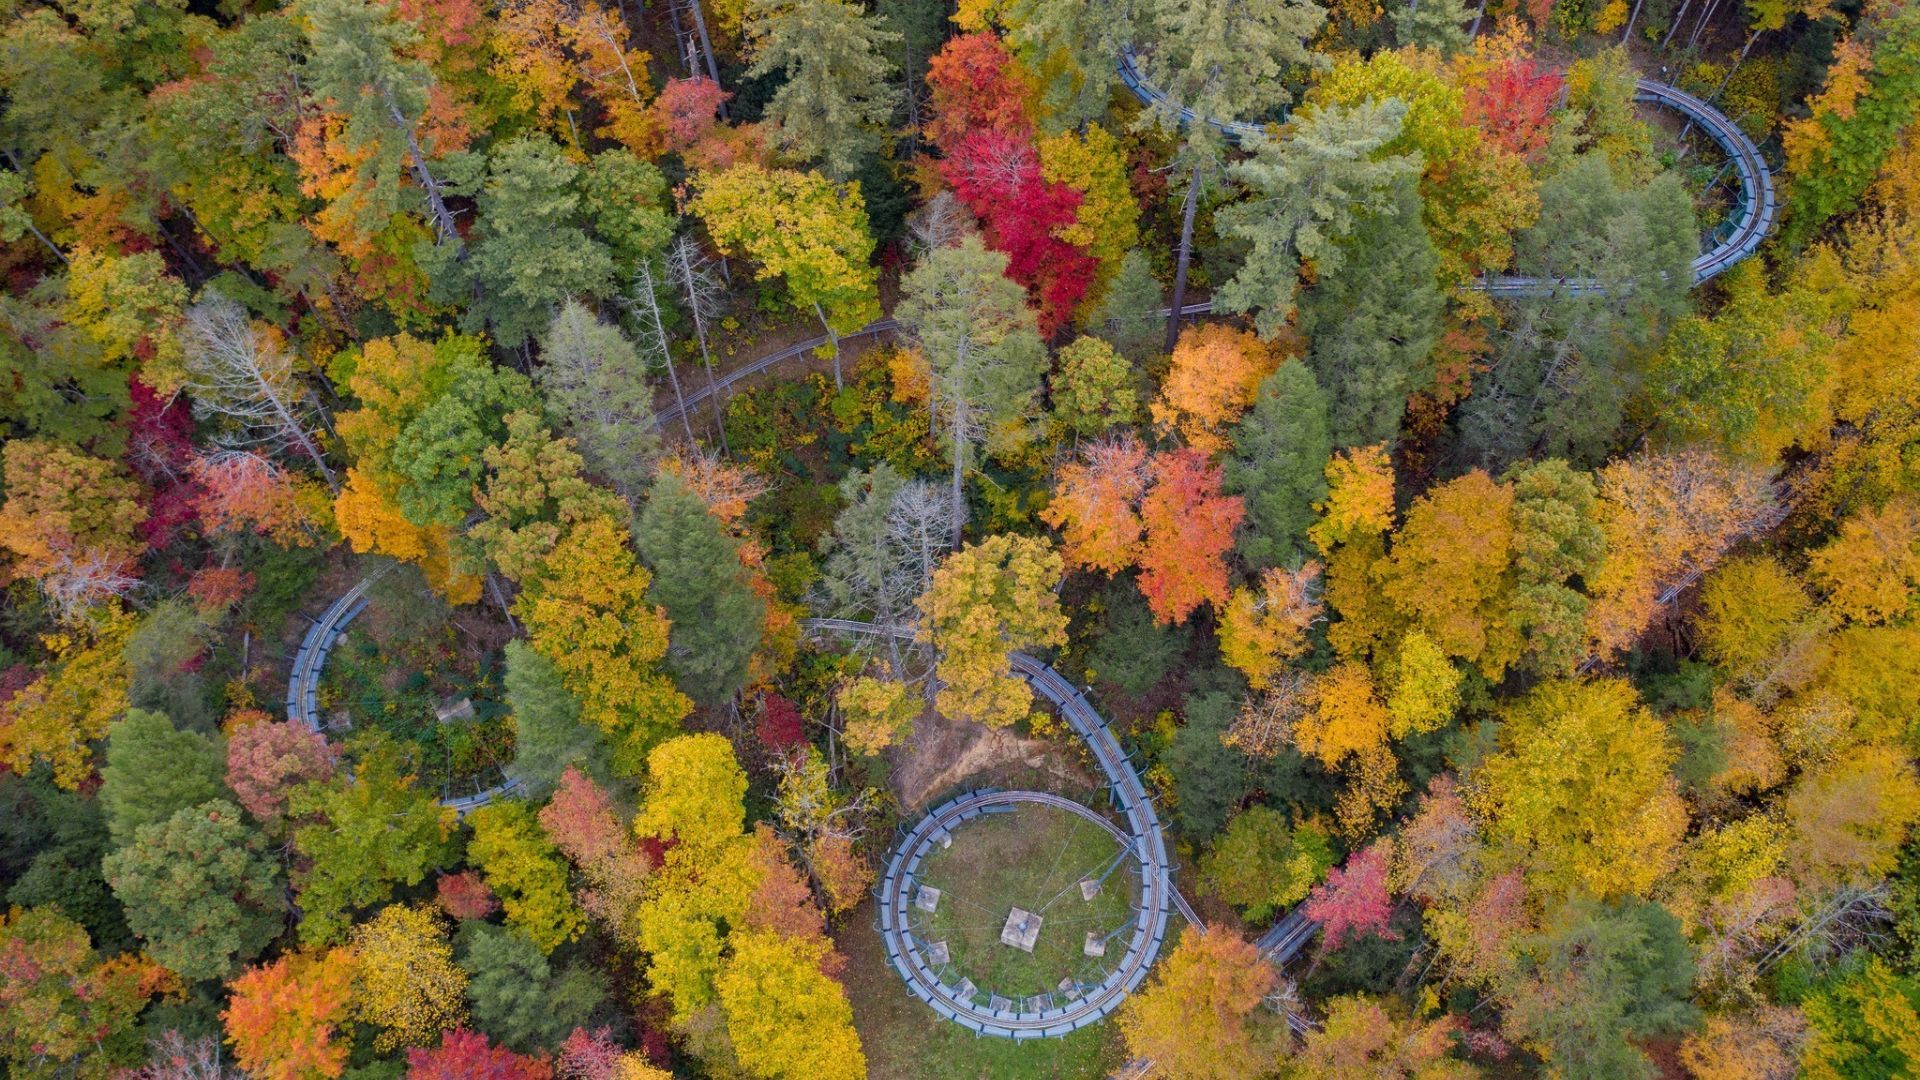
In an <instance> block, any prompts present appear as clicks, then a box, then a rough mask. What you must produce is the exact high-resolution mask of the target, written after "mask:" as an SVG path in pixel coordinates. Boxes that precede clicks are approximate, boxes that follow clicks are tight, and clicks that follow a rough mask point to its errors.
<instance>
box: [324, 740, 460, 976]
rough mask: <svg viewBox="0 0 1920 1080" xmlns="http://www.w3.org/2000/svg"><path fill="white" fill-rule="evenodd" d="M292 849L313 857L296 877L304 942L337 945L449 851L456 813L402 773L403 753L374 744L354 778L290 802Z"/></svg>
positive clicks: (341, 779) (440, 862)
mask: <svg viewBox="0 0 1920 1080" xmlns="http://www.w3.org/2000/svg"><path fill="white" fill-rule="evenodd" d="M288 809H289V814H290V816H291V817H293V818H295V819H301V818H307V817H308V816H309V815H314V818H312V819H309V820H307V821H306V822H305V823H304V824H302V825H301V826H300V827H298V828H296V829H295V830H294V831H293V848H294V850H295V851H297V852H299V853H300V854H301V855H302V856H304V857H305V859H306V860H307V866H306V868H305V869H304V870H302V871H299V872H297V873H296V874H295V875H294V884H295V886H296V887H297V888H298V889H299V894H300V940H301V941H303V942H305V943H307V944H309V945H317V944H326V943H329V942H333V941H338V940H339V939H340V937H341V935H343V934H344V933H345V932H346V930H347V927H348V926H349V925H351V923H352V922H353V913H354V911H355V910H356V909H365V908H369V907H372V906H373V905H375V904H379V903H383V902H385V901H386V900H387V899H388V898H389V897H391V896H392V895H393V891H394V889H395V888H396V887H399V886H413V885H418V884H419V883H420V881H421V880H422V879H423V878H425V877H426V876H427V871H428V870H431V869H433V868H434V867H437V866H441V865H444V864H445V863H446V861H447V858H448V856H449V854H450V852H449V851H448V848H447V839H448V836H449V835H450V834H451V832H452V821H453V811H451V810H448V809H446V808H445V807H443V806H441V805H439V804H438V803H436V802H435V801H434V799H433V796H431V795H429V794H427V793H426V792H424V791H419V790H417V789H415V788H414V786H413V777H411V776H408V775H405V774H403V773H401V772H400V756H399V752H398V751H397V750H395V749H394V748H393V747H391V746H389V745H381V744H375V745H374V746H372V747H370V748H369V749H368V750H367V751H365V752H363V753H362V754H361V757H360V761H359V763H358V764H357V765H356V766H355V768H354V773H353V776H352V777H351V778H348V777H345V776H341V777H336V778H334V779H333V780H332V781H331V782H329V783H326V784H309V785H307V786H305V787H302V788H300V789H298V790H296V791H295V792H294V793H293V796H292V798H291V799H290V800H289V801H288Z"/></svg>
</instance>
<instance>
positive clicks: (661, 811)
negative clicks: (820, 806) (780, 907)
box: [633, 733, 756, 1024]
mask: <svg viewBox="0 0 1920 1080" xmlns="http://www.w3.org/2000/svg"><path fill="white" fill-rule="evenodd" d="M646 776H647V779H646V787H645V791H644V794H643V796H642V801H641V804H640V812H639V813H638V814H637V815H636V816H635V817H634V822H633V829H634V832H635V834H636V835H638V836H640V837H642V838H643V839H648V840H652V841H655V842H658V843H661V844H663V845H664V848H665V850H664V851H663V853H662V855H661V862H660V865H659V867H658V868H656V869H655V870H654V872H653V875H652V877H651V878H650V879H649V885H650V887H651V891H650V893H649V895H648V896H647V898H646V900H645V901H644V902H643V903H642V904H641V906H640V910H639V913H638V918H637V920H636V921H637V930H638V944H639V946H640V949H641V951H642V952H644V953H646V955H647V981H648V983H650V984H651V985H652V987H653V991H654V993H656V994H659V995H661V996H663V997H665V998H666V999H667V1002H668V1004H669V1005H670V1007H671V1008H672V1012H673V1017H674V1019H675V1021H676V1022H678V1023H682V1024H684V1023H686V1022H688V1021H690V1020H691V1019H692V1018H693V1017H695V1016H696V1015H698V1014H699V1013H700V1012H701V1011H702V1010H704V1009H707V1008H708V1007H709V1006H711V1005H713V1004H714V1003H715V1001H716V997H717V993H718V991H717V989H716V986H715V980H716V979H717V978H718V977H719V975H720V971H721V966H722V959H723V953H724V950H725V945H726V928H727V927H729V926H737V925H740V924H741V923H742V922H743V921H744V920H745V918H746V915H747V908H748V903H749V900H750V899H751V897H752V895H753V892H754V885H755V880H754V879H755V876H756V875H755V873H754V870H753V866H752V855H753V842H752V840H751V839H750V838H749V837H748V836H747V835H746V833H745V831H744V827H745V823H746V816H747V815H746V805H745V803H744V802H743V800H744V799H745V798H746V793H747V777H746V774H745V773H744V772H742V771H741V770H740V765H739V762H737V761H735V760H734V756H733V745H732V744H731V743H729V742H727V740H726V738H725V737H723V736H720V735H714V734H711V733H706V734H699V735H681V736H677V737H675V738H672V739H668V740H667V741H666V742H663V743H661V744H660V745H658V746H656V747H654V748H653V751H652V752H651V753H649V754H648V755H647V772H646Z"/></svg>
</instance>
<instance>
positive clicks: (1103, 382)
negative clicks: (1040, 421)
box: [1050, 337, 1140, 435]
mask: <svg viewBox="0 0 1920 1080" xmlns="http://www.w3.org/2000/svg"><path fill="white" fill-rule="evenodd" d="M1059 361H1060V371H1059V374H1057V375H1055V376H1054V378H1053V386H1052V393H1051V395H1050V396H1051V398H1052V403H1053V415H1054V416H1055V417H1056V418H1057V419H1058V420H1059V421H1060V422H1061V423H1063V424H1065V425H1066V426H1067V430H1069V431H1072V432H1073V433H1074V434H1076V435H1098V434H1100V433H1101V432H1103V431H1106V430H1107V429H1108V428H1111V427H1113V426H1114V425H1115V424H1127V423H1132V422H1133V419H1134V417H1135V416H1137V415H1138V414H1139V411H1140V403H1139V399H1138V397H1137V396H1136V395H1135V393H1134V382H1135V376H1134V372H1133V366H1132V365H1131V364H1129V363H1127V361H1126V358H1125V357H1123V356H1121V355H1120V354H1119V353H1117V352H1115V351H1114V348H1113V346H1111V345H1109V344H1107V342H1105V341H1103V340H1101V339H1100V338H1097V337H1082V338H1077V339H1075V340H1074V342H1073V344H1071V345H1068V346H1067V347H1066V348H1064V349H1061V350H1060V355H1059Z"/></svg>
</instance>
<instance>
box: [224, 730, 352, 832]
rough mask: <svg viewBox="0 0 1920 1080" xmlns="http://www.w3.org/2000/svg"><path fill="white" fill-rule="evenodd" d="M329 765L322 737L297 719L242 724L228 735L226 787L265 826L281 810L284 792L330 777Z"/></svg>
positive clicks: (329, 752) (330, 751) (329, 751)
mask: <svg viewBox="0 0 1920 1080" xmlns="http://www.w3.org/2000/svg"><path fill="white" fill-rule="evenodd" d="M333 765H334V758H333V748H332V747H330V746H328V745H327V739H326V736H324V735H321V734H320V733H319V732H317V731H315V730H313V729H312V728H310V727H308V726H307V725H305V724H303V723H300V722H299V721H297V720H262V721H259V722H257V723H252V724H245V725H242V726H240V727H239V728H237V729H235V730H234V732H233V734H232V735H230V736H229V737H228V738H227V786H228V787H230V788H232V789H233V793H234V794H235V795H236V796H238V797H239V799H240V805H241V806H244V807H246V809H247V812H248V813H250V814H252V815H253V816H254V817H256V818H258V819H260V821H262V822H264V823H266V824H269V825H272V824H276V823H278V822H279V820H280V815H281V814H283V813H285V812H286V809H287V795H288V793H289V792H291V791H292V790H293V789H294V788H295V787H297V786H299V785H301V784H304V783H307V782H308V781H311V780H325V779H327V778H328V777H330V776H332V775H333Z"/></svg>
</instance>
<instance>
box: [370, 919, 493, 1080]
mask: <svg viewBox="0 0 1920 1080" xmlns="http://www.w3.org/2000/svg"><path fill="white" fill-rule="evenodd" d="M352 948H353V957H354V961H355V963H354V971H355V974H356V975H357V982H356V985H355V988H354V993H353V1004H354V1008H355V1010H356V1011H357V1013H358V1014H359V1016H360V1018H361V1019H362V1020H363V1021H365V1022H366V1023H369V1024H372V1025H373V1026H375V1027H377V1028H379V1029H380V1033H379V1034H378V1035H376V1036H375V1037H374V1041H373V1045H374V1048H375V1049H377V1050H380V1051H382V1052H391V1051H393V1050H397V1049H399V1048H400V1047H403V1046H426V1045H429V1044H431V1043H433V1042H435V1041H436V1040H438V1039H439V1037H440V1033H441V1032H443V1031H447V1030H449V1029H451V1028H456V1027H459V1026H460V1025H461V1024H463V1023H465V1022H466V1018H467V998H466V994H467V973H466V972H465V971H463V970H461V968H460V967H459V966H458V965H457V964H455V963H454V962H453V945H452V943H451V942H449V941H448V940H447V928H446V917H445V916H443V915H441V914H440V912H439V909H438V908H433V907H428V906H426V905H421V906H419V907H411V906H408V905H406V904H388V905H387V906H386V907H384V908H381V909H380V914H378V915H376V916H374V917H373V919H372V920H371V921H369V922H364V923H361V924H360V925H358V926H356V927H354V928H353V945H352Z"/></svg>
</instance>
